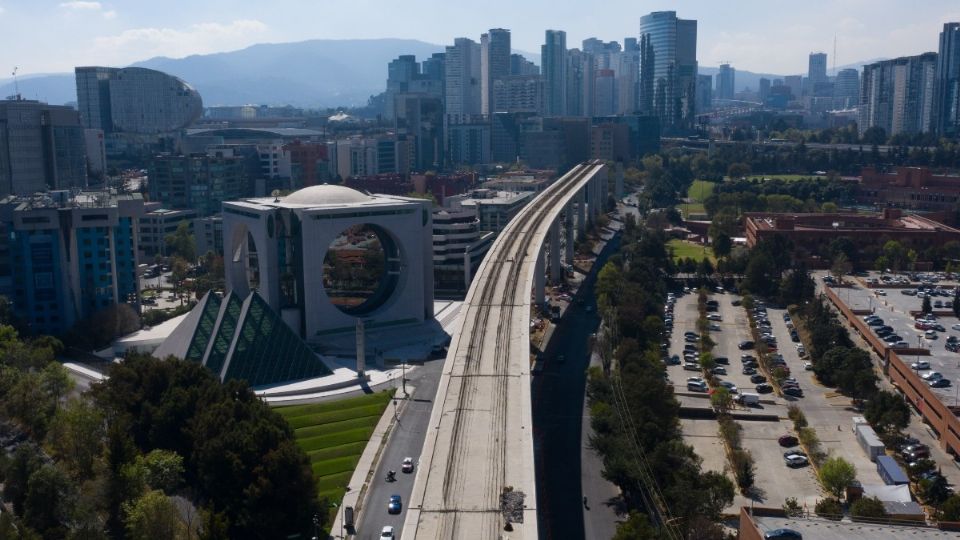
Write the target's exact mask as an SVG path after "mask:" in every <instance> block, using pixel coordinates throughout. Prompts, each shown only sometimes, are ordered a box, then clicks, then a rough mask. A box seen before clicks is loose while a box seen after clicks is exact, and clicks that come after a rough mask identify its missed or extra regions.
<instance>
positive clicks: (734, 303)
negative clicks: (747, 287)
mask: <svg viewBox="0 0 960 540" xmlns="http://www.w3.org/2000/svg"><path fill="white" fill-rule="evenodd" d="M742 303H743V302H741V301H740V300H733V301H731V302H730V305H731V306H739V305H740V304H742Z"/></svg>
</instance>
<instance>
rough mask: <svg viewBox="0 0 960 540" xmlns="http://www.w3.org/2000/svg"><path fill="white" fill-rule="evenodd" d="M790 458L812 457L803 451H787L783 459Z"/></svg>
mask: <svg viewBox="0 0 960 540" xmlns="http://www.w3.org/2000/svg"><path fill="white" fill-rule="evenodd" d="M790 456H803V457H810V456H808V455H807V453H806V452H804V451H803V450H787V451H786V452H784V453H783V457H784V458H787V457H790Z"/></svg>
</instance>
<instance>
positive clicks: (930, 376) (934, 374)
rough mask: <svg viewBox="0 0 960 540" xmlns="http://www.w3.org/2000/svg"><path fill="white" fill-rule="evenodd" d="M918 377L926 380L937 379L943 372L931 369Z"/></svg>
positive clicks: (940, 377)
mask: <svg viewBox="0 0 960 540" xmlns="http://www.w3.org/2000/svg"><path fill="white" fill-rule="evenodd" d="M920 378H922V379H923V380H925V381H927V382H930V381H937V380H940V379H942V378H943V373H940V372H939V371H931V372H930V373H924V374H923V375H921V376H920Z"/></svg>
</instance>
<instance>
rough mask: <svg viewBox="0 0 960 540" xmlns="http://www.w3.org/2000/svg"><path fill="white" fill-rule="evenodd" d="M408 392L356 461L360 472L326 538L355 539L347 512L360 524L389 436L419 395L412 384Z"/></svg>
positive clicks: (385, 414) (386, 415)
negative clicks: (345, 516)
mask: <svg viewBox="0 0 960 540" xmlns="http://www.w3.org/2000/svg"><path fill="white" fill-rule="evenodd" d="M407 388H408V392H407V398H406V399H397V398H393V399H394V400H396V402H399V403H398V405H397V406H396V412H394V411H393V410H391V409H392V407H390V406H389V405H388V406H387V408H386V409H384V411H383V415H381V416H380V421H379V422H377V426H376V427H375V428H374V429H373V434H372V435H371V436H370V440H369V441H368V442H367V446H366V447H365V448H364V449H363V453H362V454H360V460H359V461H357V468H356V469H354V471H353V476H351V477H350V483H348V484H347V492H346V493H345V494H344V495H343V501H342V502H341V503H340V507H339V508H338V509H337V517H335V518H334V520H333V522H332V523H330V534H329V536H327V538H332V539H346V538H351V537H353V535H352V534H350V533H348V532H346V530H345V529H343V512H344V508H346V507H348V506H351V507H353V509H354V518H353V522H354V524H356V523H359V522H360V517H361V516H362V515H363V507H364V504H363V503H364V500H363V499H364V496H365V495H366V492H367V486H368V485H370V481H371V480H372V475H373V471H374V469H375V468H376V466H377V464H378V463H379V462H380V460H379V457H380V452H381V451H382V450H383V447H384V446H385V445H386V443H387V440H389V438H390V434H391V433H392V432H393V424H394V422H396V419H397V417H398V416H399V415H400V414H401V413H402V412H403V410H404V409H406V405H407V402H408V401H409V400H410V396H412V395H413V394H414V392H415V391H416V388H415V387H413V386H411V385H410V384H409V382H408V384H407ZM394 395H396V394H394ZM391 401H392V400H391ZM340 531H343V534H340Z"/></svg>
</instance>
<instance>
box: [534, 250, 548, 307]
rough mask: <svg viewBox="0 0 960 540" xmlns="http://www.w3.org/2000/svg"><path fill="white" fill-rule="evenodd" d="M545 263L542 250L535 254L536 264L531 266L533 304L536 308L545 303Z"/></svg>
mask: <svg viewBox="0 0 960 540" xmlns="http://www.w3.org/2000/svg"><path fill="white" fill-rule="evenodd" d="M545 264H546V261H545V260H544V256H543V249H540V250H539V252H538V253H537V262H536V264H534V265H533V302H534V303H535V304H537V305H538V306H542V305H544V304H545V303H546V301H547V300H546V288H547V278H546V275H545V272H546V268H544V265H545Z"/></svg>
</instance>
